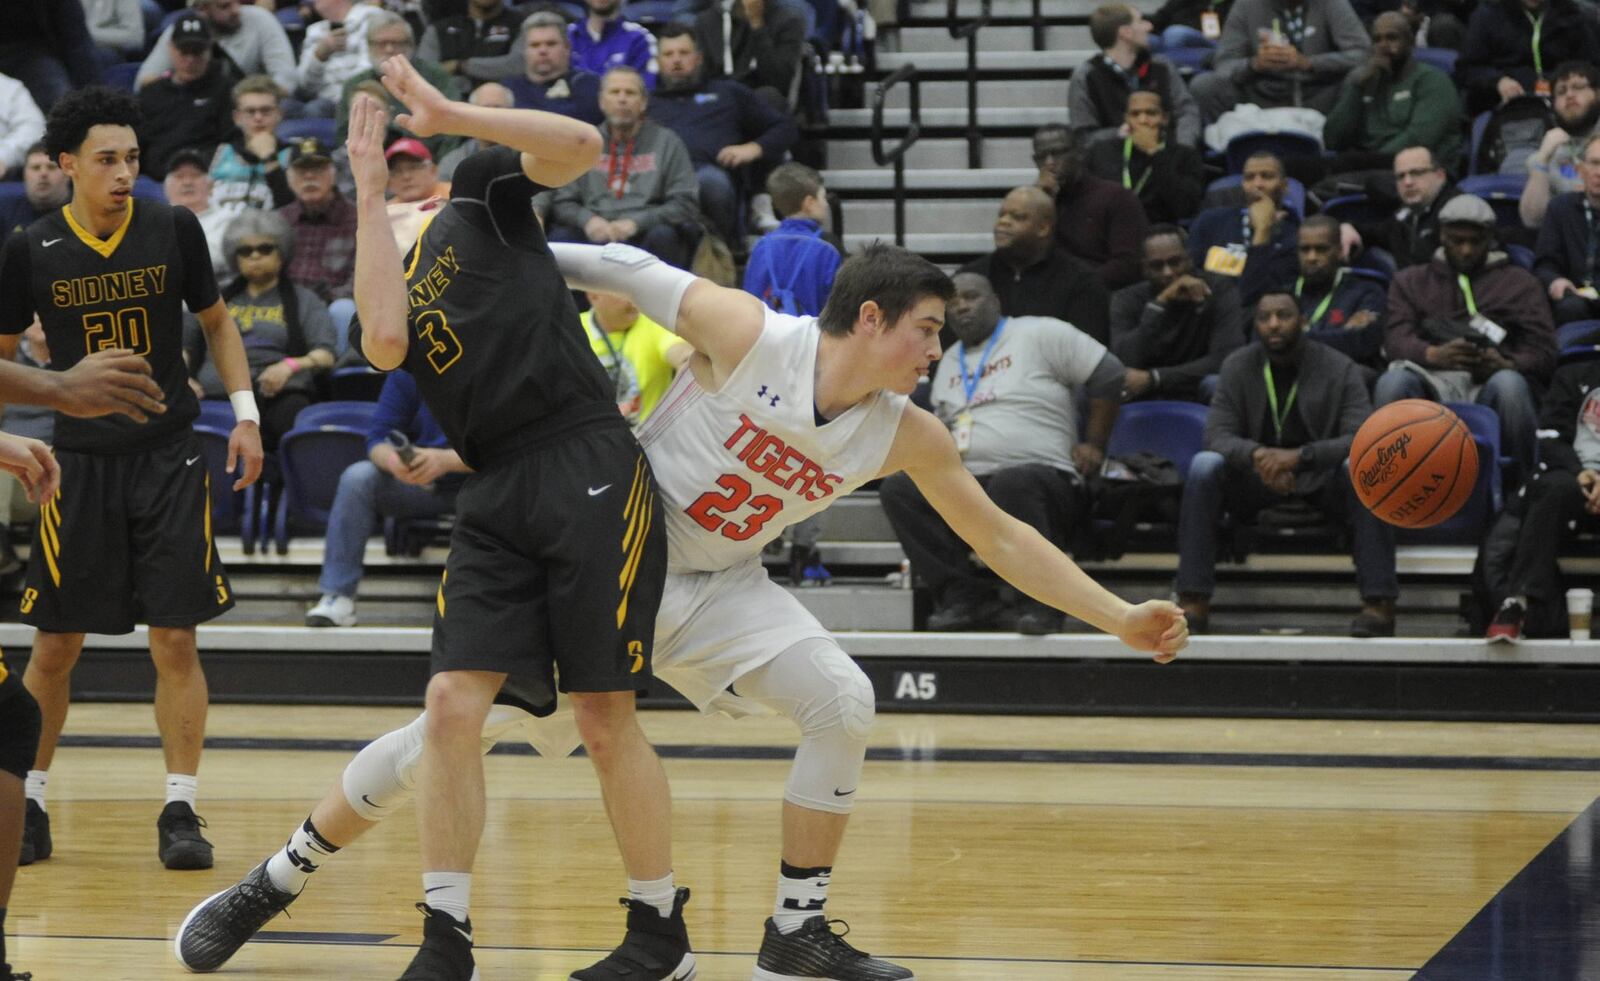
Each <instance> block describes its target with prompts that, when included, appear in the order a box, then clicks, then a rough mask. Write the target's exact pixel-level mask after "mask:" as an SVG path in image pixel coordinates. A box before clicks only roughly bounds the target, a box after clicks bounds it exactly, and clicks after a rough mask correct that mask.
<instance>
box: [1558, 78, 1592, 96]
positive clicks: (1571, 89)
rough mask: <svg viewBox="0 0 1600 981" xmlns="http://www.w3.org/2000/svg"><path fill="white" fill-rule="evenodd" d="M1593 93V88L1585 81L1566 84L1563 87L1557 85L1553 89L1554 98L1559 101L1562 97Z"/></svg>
mask: <svg viewBox="0 0 1600 981" xmlns="http://www.w3.org/2000/svg"><path fill="white" fill-rule="evenodd" d="M1593 91H1594V86H1593V85H1590V84H1589V83H1588V82H1585V81H1576V82H1567V83H1566V84H1565V85H1557V86H1556V87H1555V96H1556V98H1558V99H1559V98H1560V97H1562V96H1563V95H1576V94H1578V93H1579V92H1593Z"/></svg>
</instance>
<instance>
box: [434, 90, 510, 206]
mask: <svg viewBox="0 0 1600 981" xmlns="http://www.w3.org/2000/svg"><path fill="white" fill-rule="evenodd" d="M467 101H468V102H469V103H471V104H472V105H475V106H484V107H485V108H488V109H511V108H514V106H515V101H514V100H513V99H512V97H511V90H510V89H508V88H506V87H505V86H504V85H501V84H500V83H499V82H484V83H483V84H482V85H480V86H478V87H477V88H475V89H473V90H472V94H471V95H469V96H467ZM494 145H495V144H493V143H491V142H489V141H488V140H480V139H478V138H477V137H473V138H471V139H468V140H464V141H463V142H462V143H461V144H460V145H459V146H457V147H456V148H455V149H454V150H451V151H450V152H449V153H447V154H445V155H444V159H442V160H440V161H439V180H440V181H442V182H443V183H446V184H448V183H450V181H451V179H452V178H453V177H454V176H455V172H456V167H457V166H458V165H460V163H461V161H463V160H465V159H467V158H468V157H470V156H472V155H473V154H474V153H477V152H478V151H479V150H487V149H488V148H489V147H492V146H494Z"/></svg>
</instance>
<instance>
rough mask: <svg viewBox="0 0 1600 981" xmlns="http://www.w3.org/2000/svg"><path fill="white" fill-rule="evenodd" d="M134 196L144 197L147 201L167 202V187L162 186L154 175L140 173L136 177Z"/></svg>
mask: <svg viewBox="0 0 1600 981" xmlns="http://www.w3.org/2000/svg"><path fill="white" fill-rule="evenodd" d="M133 196H134V197H136V198H144V199H145V200H146V201H160V202H161V203H162V204H166V203H167V191H166V188H164V187H162V186H161V182H160V181H158V180H156V179H155V178H154V177H146V176H145V175H144V174H140V175H139V176H138V177H136V178H134V181H133Z"/></svg>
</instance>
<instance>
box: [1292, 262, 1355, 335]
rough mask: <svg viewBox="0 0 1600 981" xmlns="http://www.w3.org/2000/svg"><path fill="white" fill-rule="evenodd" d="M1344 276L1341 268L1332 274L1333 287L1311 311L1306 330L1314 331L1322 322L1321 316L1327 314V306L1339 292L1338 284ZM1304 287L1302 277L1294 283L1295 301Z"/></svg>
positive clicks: (1304, 282)
mask: <svg viewBox="0 0 1600 981" xmlns="http://www.w3.org/2000/svg"><path fill="white" fill-rule="evenodd" d="M1344 274H1345V270H1344V268H1343V267H1341V268H1340V269H1339V271H1338V272H1337V273H1334V275H1333V285H1332V286H1330V287H1328V295H1327V296H1325V297H1323V298H1322V302H1321V303H1319V304H1317V309H1316V310H1314V311H1312V314H1311V322H1310V324H1309V325H1308V329H1313V330H1314V329H1316V326H1317V324H1319V323H1321V322H1322V315H1323V314H1325V313H1327V312H1328V304H1330V303H1332V302H1333V294H1335V293H1337V292H1339V283H1340V282H1341V281H1342V280H1343V279H1344ZM1305 287H1306V278H1305V277H1304V276H1301V277H1300V278H1299V279H1296V280H1295V281H1294V295H1295V299H1299V298H1300V293H1301V291H1302V290H1304V289H1305Z"/></svg>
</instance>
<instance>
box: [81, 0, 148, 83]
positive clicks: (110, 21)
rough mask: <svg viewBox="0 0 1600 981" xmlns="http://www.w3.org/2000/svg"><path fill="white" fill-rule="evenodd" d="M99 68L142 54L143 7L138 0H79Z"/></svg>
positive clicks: (143, 32)
mask: <svg viewBox="0 0 1600 981" xmlns="http://www.w3.org/2000/svg"><path fill="white" fill-rule="evenodd" d="M82 2H83V16H84V21H85V23H86V25H87V26H88V28H89V37H90V38H91V39H92V40H93V41H94V46H95V55H96V60H97V61H98V62H99V64H100V69H101V71H104V70H105V69H106V68H107V67H109V66H111V65H116V64H120V63H122V62H124V61H138V60H140V59H142V58H143V57H144V36H145V27H144V10H143V9H142V8H141V5H140V2H139V0H82Z"/></svg>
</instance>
